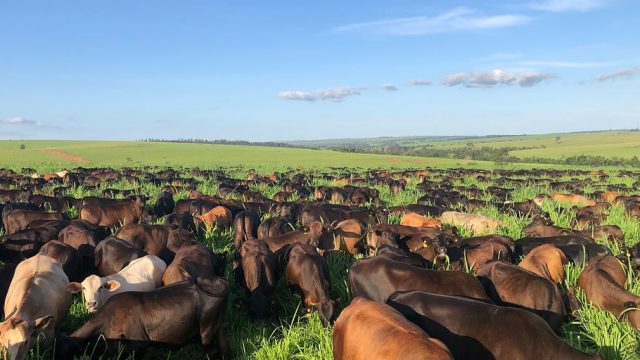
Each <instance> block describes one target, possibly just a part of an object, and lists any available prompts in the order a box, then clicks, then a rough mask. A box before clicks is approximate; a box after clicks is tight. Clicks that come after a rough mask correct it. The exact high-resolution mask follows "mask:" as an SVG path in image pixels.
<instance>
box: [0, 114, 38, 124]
mask: <svg viewBox="0 0 640 360" xmlns="http://www.w3.org/2000/svg"><path fill="white" fill-rule="evenodd" d="M0 124H6V125H35V126H42V125H43V124H42V123H40V122H37V121H34V120H31V119H27V118H24V117H22V116H14V117H10V118H6V119H2V120H1V121H0Z"/></svg>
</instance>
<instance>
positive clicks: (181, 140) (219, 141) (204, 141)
mask: <svg viewBox="0 0 640 360" xmlns="http://www.w3.org/2000/svg"><path fill="white" fill-rule="evenodd" d="M139 141H142V142H168V143H187V144H218V145H246V146H268V147H286V148H300V147H302V146H294V145H291V144H287V143H280V142H272V141H265V142H254V141H246V140H225V139H216V140H207V139H186V138H178V139H152V138H147V139H141V140H139Z"/></svg>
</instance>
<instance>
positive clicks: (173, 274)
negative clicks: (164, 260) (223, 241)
mask: <svg viewBox="0 0 640 360" xmlns="http://www.w3.org/2000/svg"><path fill="white" fill-rule="evenodd" d="M226 264H227V253H226V252H225V253H223V254H220V255H219V254H214V253H212V252H211V250H209V249H208V248H207V247H206V246H204V245H202V244H200V243H197V242H195V241H193V242H192V243H191V244H185V245H183V246H182V247H181V248H180V249H179V250H178V251H177V252H176V256H175V258H174V259H173V261H172V262H171V264H169V266H168V267H167V270H166V271H165V273H164V275H163V276H162V283H163V284H164V285H169V284H174V283H177V282H180V281H186V280H190V279H195V278H197V277H199V276H204V277H211V276H215V275H222V273H223V272H224V268H225V266H226Z"/></svg>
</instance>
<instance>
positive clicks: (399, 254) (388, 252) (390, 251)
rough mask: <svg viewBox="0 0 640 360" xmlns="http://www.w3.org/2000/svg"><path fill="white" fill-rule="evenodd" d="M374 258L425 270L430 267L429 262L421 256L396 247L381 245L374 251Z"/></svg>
mask: <svg viewBox="0 0 640 360" xmlns="http://www.w3.org/2000/svg"><path fill="white" fill-rule="evenodd" d="M376 256H380V257H384V258H387V259H390V260H394V261H399V262H403V263H405V264H409V265H413V266H417V267H421V268H427V267H430V266H431V262H430V261H428V260H426V259H425V258H423V257H422V256H420V255H418V254H415V253H412V252H408V251H405V250H403V249H400V248H398V247H394V246H390V245H382V246H380V247H379V248H378V249H377V250H376Z"/></svg>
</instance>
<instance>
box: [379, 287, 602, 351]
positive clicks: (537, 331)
mask: <svg viewBox="0 0 640 360" xmlns="http://www.w3.org/2000/svg"><path fill="white" fill-rule="evenodd" d="M387 304H389V305H391V306H392V307H393V308H394V309H396V310H398V311H399V312H400V313H401V314H402V315H404V316H405V317H406V318H407V319H409V320H411V321H412V322H413V323H414V324H416V325H418V326H420V328H422V329H423V330H424V331H426V332H427V333H428V334H431V336H433V337H435V338H437V339H439V340H441V341H442V342H444V343H445V345H447V346H448V347H449V349H451V352H452V353H453V356H454V357H455V359H456V360H534V359H535V360H538V359H540V360H541V359H562V360H597V359H599V360H604V358H603V357H602V356H600V355H599V354H585V353H583V352H581V351H578V350H576V349H574V348H572V347H571V346H569V345H567V344H566V343H565V342H564V341H563V340H562V339H561V338H560V337H558V335H556V334H554V332H553V331H552V330H551V328H550V327H549V325H548V324H547V323H546V322H545V321H544V320H542V319H541V318H540V317H539V316H536V315H534V314H531V313H530V312H528V311H524V310H521V309H514V308H509V307H502V306H496V305H493V304H488V303H485V302H480V301H475V300H472V299H466V298H463V297H458V296H444V295H439V294H430V293H427V292H422V291H404V292H397V293H395V294H393V295H391V296H390V297H389V301H387ZM409 353H410V352H409ZM405 354H406V352H405Z"/></svg>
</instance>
